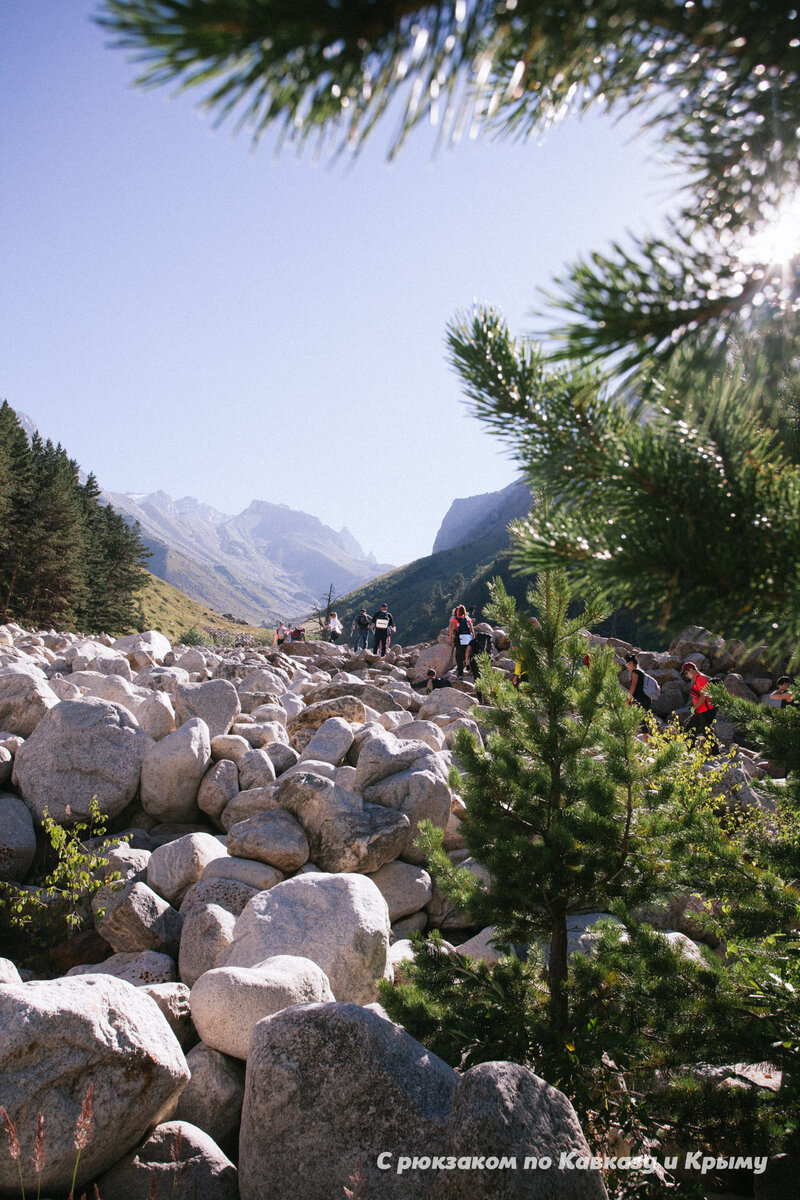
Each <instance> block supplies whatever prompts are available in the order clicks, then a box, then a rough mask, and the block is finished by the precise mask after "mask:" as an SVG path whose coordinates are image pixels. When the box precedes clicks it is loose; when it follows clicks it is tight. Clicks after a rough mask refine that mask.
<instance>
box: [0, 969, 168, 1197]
mask: <svg viewBox="0 0 800 1200" xmlns="http://www.w3.org/2000/svg"><path fill="white" fill-rule="evenodd" d="M0 1029H2V1036H0V1078H2V1081H3V1084H2V1096H3V1099H2V1102H3V1106H4V1107H5V1108H6V1110H7V1112H8V1115H9V1117H10V1118H11V1120H12V1121H13V1122H14V1124H15V1125H16V1127H17V1132H18V1136H19V1140H20V1146H21V1151H22V1152H21V1155H20V1159H19V1166H20V1167H21V1169H22V1174H23V1181H24V1184H25V1188H26V1190H28V1191H29V1193H30V1194H31V1195H35V1194H36V1188H37V1180H36V1176H35V1173H34V1169H33V1164H32V1162H31V1156H32V1154H33V1150H34V1145H35V1142H36V1128H37V1114H39V1113H41V1114H42V1117H43V1120H44V1129H45V1136H46V1154H45V1161H44V1168H43V1170H42V1175H41V1190H42V1193H43V1194H45V1195H47V1194H50V1193H58V1194H59V1195H66V1193H67V1192H68V1191H69V1189H70V1183H71V1180H72V1171H73V1167H74V1164H75V1154H76V1151H75V1129H76V1125H77V1124H78V1121H79V1118H80V1116H81V1106H82V1104H83V1103H84V1101H85V1099H86V1096H87V1092H88V1090H89V1088H90V1087H91V1089H92V1115H93V1130H92V1133H91V1136H90V1137H89V1140H88V1143H87V1145H86V1146H85V1148H84V1149H83V1151H82V1153H81V1159H80V1165H79V1171H78V1178H77V1187H78V1189H81V1188H82V1187H83V1185H84V1184H85V1183H86V1182H87V1180H90V1179H92V1178H93V1177H94V1176H96V1175H98V1174H100V1173H101V1172H103V1171H106V1170H108V1169H109V1168H110V1167H112V1166H113V1164H114V1163H115V1162H117V1160H118V1159H119V1158H120V1155H123V1154H126V1153H127V1152H128V1151H129V1150H131V1149H132V1148H133V1147H134V1146H136V1145H137V1144H138V1142H139V1141H140V1140H141V1138H142V1137H143V1136H144V1135H145V1134H146V1132H147V1130H148V1129H152V1128H153V1126H154V1125H157V1124H158V1122H159V1121H160V1120H162V1119H163V1118H164V1117H165V1116H166V1115H167V1114H168V1113H169V1112H170V1111H171V1110H172V1108H173V1107H174V1104H175V1102H176V1100H177V1098H178V1096H179V1095H180V1092H181V1091H182V1089H183V1087H184V1086H185V1084H186V1082H187V1081H188V1079H189V1070H188V1068H187V1066H186V1060H185V1058H184V1056H183V1052H182V1050H181V1048H180V1046H179V1045H178V1042H177V1041H176V1039H175V1036H174V1034H173V1032H172V1030H171V1029H170V1027H169V1025H168V1024H167V1022H166V1020H165V1019H164V1017H163V1016H162V1014H161V1012H160V1011H159V1009H158V1005H157V1004H156V1003H155V1001H154V1000H152V999H151V998H150V997H149V996H147V995H145V994H144V992H142V991H141V990H138V989H136V988H134V987H131V985H130V984H128V983H124V982H122V981H121V980H117V979H110V978H109V977H108V976H107V975H98V976H95V977H87V978H77V979H76V978H62V979H52V980H35V981H33V982H31V983H24V984H6V985H3V986H0ZM17 1165H18V1164H17V1163H16V1162H14V1161H13V1160H12V1159H11V1158H10V1156H9V1155H8V1154H2V1155H0V1193H2V1194H3V1195H14V1196H16V1195H17V1194H18V1189H19V1176H18V1172H17ZM103 1194H104V1195H110V1194H111V1193H107V1192H104V1193H103Z"/></svg>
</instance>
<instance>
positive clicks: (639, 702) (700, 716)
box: [625, 654, 797, 750]
mask: <svg viewBox="0 0 800 1200" xmlns="http://www.w3.org/2000/svg"><path fill="white" fill-rule="evenodd" d="M625 666H626V667H627V668H628V671H629V672H630V677H631V682H630V686H629V688H628V704H635V705H636V706H637V707H638V708H641V709H642V710H643V711H644V713H645V714H646V713H649V712H651V711H652V708H653V700H655V699H657V698H658V696H659V695H660V694H661V688H660V687H659V685H658V683H657V682H656V680H655V679H653V676H652V675H648V674H647V672H646V671H644V670H642V668H641V667H640V665H639V660H638V659H637V657H636V655H635V654H628V655H627V656H626V658H625ZM681 674H682V675H683V678H684V679H685V680H686V681H687V683H688V684H689V705H690V712H689V715H688V717H687V719H686V721H684V723H683V732H684V733H686V734H688V736H689V738H690V740H691V742H692V745H694V743H695V741H696V740H697V738H698V737H707V738H708V741H709V745H710V746H711V748H712V750H713V749H714V747H715V745H716V739H715V738H714V735H713V732H712V731H711V727H712V725H713V724H714V721H715V719H716V716H717V707H716V705H715V703H714V700H713V698H712V696H711V693H710V692H709V690H708V688H709V684H710V683H711V680H710V679H709V677H708V676H707V675H704V674H703V672H702V671H701V670H700V668H699V667H698V665H697V663H695V662H692V661H691V659H688V660H687V661H686V662H685V663H682V664H681ZM792 687H793V684H792V680H791V679H790V677H789V676H788V675H781V677H780V679H778V681H777V683H776V684H775V690H774V691H773V692H771V693H770V695H769V700H770V701H771V703H772V704H773V705H775V706H776V707H778V708H786V707H788V705H790V704H791V705H794V704H796V703H797V702H796V701H795V699H794V695H793V691H792ZM640 732H641V734H642V737H643V738H644V740H645V741H647V734H648V724H647V717H646V716H645V718H644V719H643V721H642V724H641V727H640Z"/></svg>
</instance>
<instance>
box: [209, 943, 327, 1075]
mask: <svg viewBox="0 0 800 1200" xmlns="http://www.w3.org/2000/svg"><path fill="white" fill-rule="evenodd" d="M335 998H336V997H335V996H334V994H333V992H332V991H331V988H330V983H329V981H328V977H327V975H326V974H325V972H324V971H323V970H322V969H321V968H320V967H318V966H317V964H316V963H315V962H312V961H311V960H310V959H308V958H300V957H297V956H294V955H288V954H279V955H275V957H273V958H268V959H265V961H264V962H262V963H258V964H257V965H256V966H255V967H217V968H216V969H215V970H212V971H206V973H205V974H204V975H201V976H200V978H199V979H198V980H197V983H196V984H195V985H194V987H193V988H192V993H191V998H190V1000H191V1006H192V1020H193V1021H194V1024H195V1028H196V1029H197V1032H198V1033H199V1034H200V1037H201V1038H202V1040H203V1041H204V1042H205V1043H206V1045H208V1046H213V1047H214V1048H215V1049H216V1050H220V1051H222V1053H224V1054H230V1055H232V1056H233V1057H234V1058H238V1059H246V1058H247V1051H248V1047H249V1045H250V1036H251V1034H252V1032H253V1029H254V1028H255V1026H256V1025H257V1024H258V1022H259V1021H261V1020H263V1018H264V1017H270V1016H273V1015H274V1014H275V1013H277V1012H281V1011H282V1010H283V1009H284V1008H288V1007H290V1006H291V1005H293V1004H308V1003H313V1002H323V1003H324V1002H328V1001H333V1000H335Z"/></svg>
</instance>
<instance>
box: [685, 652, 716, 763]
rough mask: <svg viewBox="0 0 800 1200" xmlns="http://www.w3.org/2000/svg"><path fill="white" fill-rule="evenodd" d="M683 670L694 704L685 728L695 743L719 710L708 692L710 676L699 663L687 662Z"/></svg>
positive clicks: (711, 723)
mask: <svg viewBox="0 0 800 1200" xmlns="http://www.w3.org/2000/svg"><path fill="white" fill-rule="evenodd" d="M681 671H683V674H684V675H685V676H686V678H687V679H688V681H689V684H690V688H689V700H690V701H691V705H692V715H691V716H690V717H689V720H688V721H687V722H686V724H685V726H684V729H685V730H686V732H687V733H688V734H689V736H690V738H691V740H692V744H693V745H694V742H695V740H696V739H697V736H698V734H702V733H703V732H704V730H706V729H708V728H709V727H710V726H711V725H713V723H714V718H715V717H716V715H717V710H716V708H715V707H714V701H713V700H712V699H711V697H710V696H709V694H708V682H709V680H708V676H707V675H704V674H703V673H702V671H699V670H698V668H697V664H696V663H693V662H685V663H684V664H683V666H682V667H681Z"/></svg>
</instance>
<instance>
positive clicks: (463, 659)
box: [449, 604, 475, 679]
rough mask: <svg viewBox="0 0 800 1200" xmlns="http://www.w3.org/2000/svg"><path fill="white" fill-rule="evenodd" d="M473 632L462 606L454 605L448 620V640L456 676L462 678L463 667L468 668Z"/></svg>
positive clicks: (470, 622)
mask: <svg viewBox="0 0 800 1200" xmlns="http://www.w3.org/2000/svg"><path fill="white" fill-rule="evenodd" d="M474 634H475V630H474V627H473V624H472V621H471V620H470V619H469V617H468V616H467V610H466V609H465V608H464V605H463V604H458V605H456V607H455V609H454V610H453V615H452V617H451V618H450V626H449V640H450V645H451V646H454V647H455V651H456V675H458V678H459V679H461V678H463V675H464V666H465V665H466V666H469V657H470V655H469V652H470V646H471V645H472V639H473V637H474Z"/></svg>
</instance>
